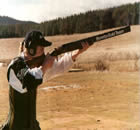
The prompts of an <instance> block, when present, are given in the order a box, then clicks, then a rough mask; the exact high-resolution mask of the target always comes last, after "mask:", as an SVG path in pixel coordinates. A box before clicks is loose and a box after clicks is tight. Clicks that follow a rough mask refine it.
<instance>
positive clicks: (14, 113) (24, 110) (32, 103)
mask: <svg viewBox="0 0 140 130" xmlns="http://www.w3.org/2000/svg"><path fill="white" fill-rule="evenodd" d="M20 60H21V59H20ZM17 61H19V59H17ZM17 61H15V63H16V62H17ZM22 62H23V61H22ZM15 63H14V62H13V64H15ZM19 63H20V61H19ZM20 64H21V63H20ZM11 66H12V65H11ZM9 69H10V68H9ZM17 72H18V71H17ZM8 75H9V72H8ZM30 82H32V81H30ZM36 95H37V87H36V88H34V89H29V90H28V91H27V92H26V93H20V92H18V91H16V90H15V89H13V88H12V87H11V86H9V106H10V107H9V114H8V119H7V121H6V123H5V125H4V126H3V128H0V130H40V127H39V123H38V121H37V120H36Z"/></svg>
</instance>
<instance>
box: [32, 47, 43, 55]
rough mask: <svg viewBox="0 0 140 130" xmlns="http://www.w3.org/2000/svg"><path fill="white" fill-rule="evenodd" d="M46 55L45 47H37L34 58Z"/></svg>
mask: <svg viewBox="0 0 140 130" xmlns="http://www.w3.org/2000/svg"><path fill="white" fill-rule="evenodd" d="M43 53H44V47H43V46H37V48H36V54H35V56H34V57H38V56H41V55H42V54H43Z"/></svg>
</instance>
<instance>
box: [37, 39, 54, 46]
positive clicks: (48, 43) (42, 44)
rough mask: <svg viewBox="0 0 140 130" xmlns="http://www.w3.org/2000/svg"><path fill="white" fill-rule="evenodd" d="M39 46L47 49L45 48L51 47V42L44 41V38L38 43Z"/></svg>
mask: <svg viewBox="0 0 140 130" xmlns="http://www.w3.org/2000/svg"><path fill="white" fill-rule="evenodd" d="M39 45H41V46H43V47H47V46H51V45H52V42H49V41H47V40H45V39H44V38H43V39H42V40H41V42H40V43H39Z"/></svg>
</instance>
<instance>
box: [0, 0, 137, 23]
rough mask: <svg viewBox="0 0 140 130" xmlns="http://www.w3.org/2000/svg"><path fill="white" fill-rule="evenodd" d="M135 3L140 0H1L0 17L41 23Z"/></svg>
mask: <svg viewBox="0 0 140 130" xmlns="http://www.w3.org/2000/svg"><path fill="white" fill-rule="evenodd" d="M134 2H140V0H1V2H0V16H9V17H12V18H15V19H18V20H25V21H34V22H38V23H40V22H43V21H47V20H52V19H55V18H58V17H65V16H70V15H72V14H78V13H80V12H82V13H83V12H86V11H88V10H95V9H103V8H108V7H113V6H118V5H122V4H126V3H134Z"/></svg>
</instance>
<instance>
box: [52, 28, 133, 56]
mask: <svg viewBox="0 0 140 130" xmlns="http://www.w3.org/2000/svg"><path fill="white" fill-rule="evenodd" d="M130 31H131V28H130V26H125V27H122V28H119V29H116V30H113V31H109V32H106V33H102V34H99V35H95V36H92V37H88V38H84V39H81V40H77V41H74V42H70V43H65V44H63V45H61V46H60V47H58V48H57V49H54V50H53V51H52V52H51V53H50V55H51V56H58V55H60V54H63V53H65V52H70V51H73V50H77V49H82V45H81V43H83V42H87V43H88V44H89V45H92V44H94V43H95V42H99V41H101V40H105V39H108V38H111V37H115V36H118V35H121V34H124V33H128V32H130Z"/></svg>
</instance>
